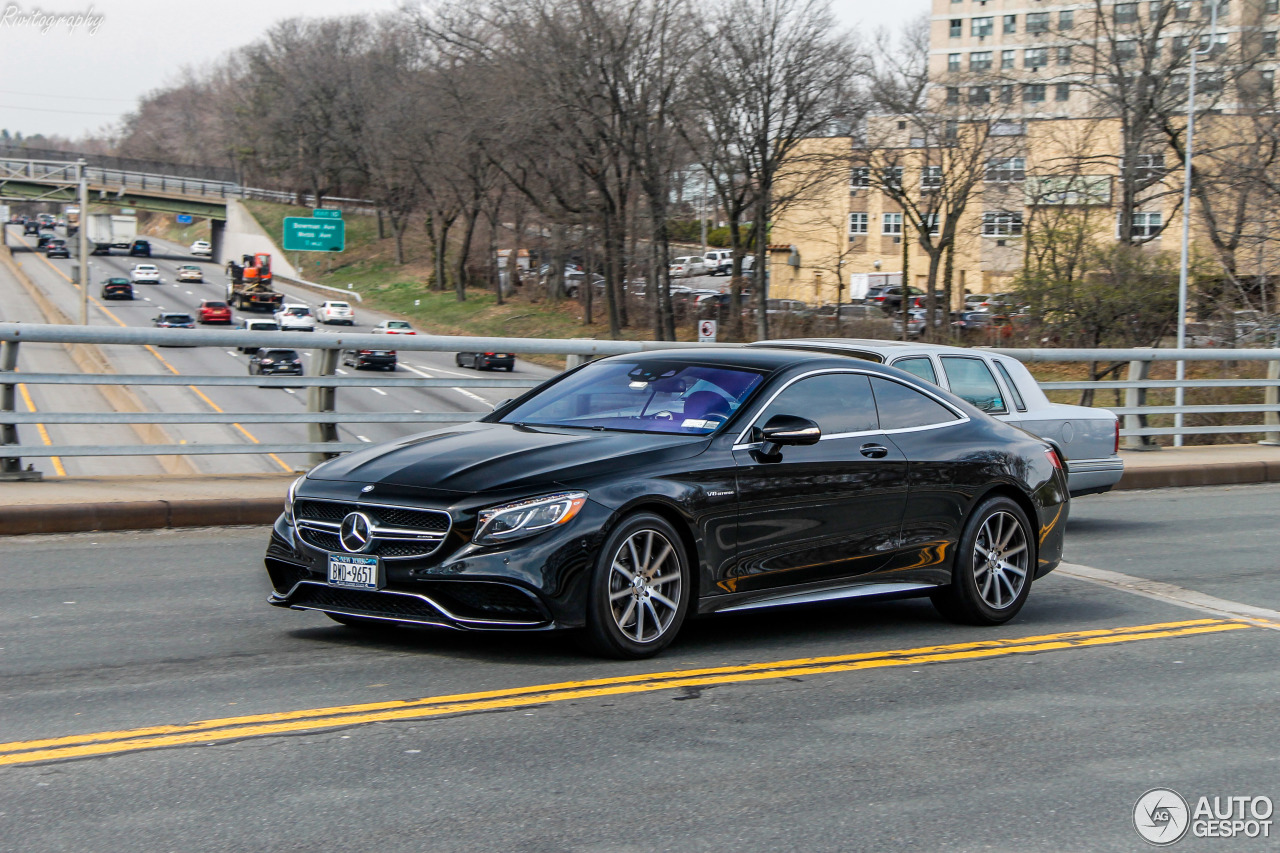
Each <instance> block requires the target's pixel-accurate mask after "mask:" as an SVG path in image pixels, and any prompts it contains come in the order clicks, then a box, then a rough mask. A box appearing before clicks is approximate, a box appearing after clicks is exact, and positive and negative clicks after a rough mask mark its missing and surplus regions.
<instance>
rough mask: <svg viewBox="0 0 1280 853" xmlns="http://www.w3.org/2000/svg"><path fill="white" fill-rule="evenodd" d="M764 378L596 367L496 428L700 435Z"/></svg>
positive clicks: (702, 370) (639, 365)
mask: <svg viewBox="0 0 1280 853" xmlns="http://www.w3.org/2000/svg"><path fill="white" fill-rule="evenodd" d="M763 381H764V376H763V375H762V374H760V373H756V372H754V371H751V370H747V369H745V368H737V367H720V366H711V365H705V364H688V363H684V362H675V361H671V362H655V361H645V362H635V361H604V362H597V363H595V364H590V365H588V366H586V367H584V368H583V369H582V370H580V371H578V372H577V373H576V374H574V375H573V376H571V377H569V378H568V379H565V380H564V381H563V382H558V383H556V384H555V385H553V386H551V387H550V388H548V389H546V390H545V391H543V392H542V393H540V394H538V395H536V396H535V397H533V398H532V399H530V400H527V401H525V402H524V403H523V404H521V405H520V406H518V407H517V408H516V409H514V410H513V411H511V412H509V413H508V414H507V415H506V416H505V417H503V418H502V419H501V420H500V423H506V424H515V423H519V424H526V425H529V426H561V427H576V428H581V429H609V430H627V431H636V432H659V433H667V434H673V435H690V434H692V435H707V434H709V433H711V432H714V431H715V430H716V428H718V427H719V426H720V425H721V424H723V423H724V422H725V421H727V420H728V419H729V418H730V417H731V416H732V415H733V413H734V412H736V411H737V410H738V409H740V408H741V407H742V405H743V404H744V403H745V402H746V401H747V400H748V399H749V398H750V397H751V394H752V392H754V391H755V389H756V388H758V387H759V386H760V384H761V383H762V382H763Z"/></svg>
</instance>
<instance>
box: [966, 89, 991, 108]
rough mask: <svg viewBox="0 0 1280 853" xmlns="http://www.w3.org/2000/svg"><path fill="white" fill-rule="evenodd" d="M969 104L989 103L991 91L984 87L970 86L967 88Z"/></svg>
mask: <svg viewBox="0 0 1280 853" xmlns="http://www.w3.org/2000/svg"><path fill="white" fill-rule="evenodd" d="M969 103H971V104H989V103H991V90H990V89H989V88H987V87H986V86H970V87H969Z"/></svg>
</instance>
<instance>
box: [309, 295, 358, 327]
mask: <svg viewBox="0 0 1280 853" xmlns="http://www.w3.org/2000/svg"><path fill="white" fill-rule="evenodd" d="M316 314H317V315H319V317H320V322H321V323H324V324H325V325H329V324H330V323H333V324H338V323H341V324H342V325H344V326H354V325H355V324H356V312H355V310H354V309H352V307H351V303H349V302H335V301H333V300H329V301H326V302H322V303H320V310H319V311H317V312H316Z"/></svg>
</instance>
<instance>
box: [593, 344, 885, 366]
mask: <svg viewBox="0 0 1280 853" xmlns="http://www.w3.org/2000/svg"><path fill="white" fill-rule="evenodd" d="M610 358H615V359H619V360H623V359H630V360H633V361H636V362H639V363H641V364H643V363H645V362H661V361H670V360H672V359H677V360H680V361H688V362H690V363H697V364H710V365H723V366H724V367H746V368H754V369H756V370H766V371H769V372H772V371H775V370H781V369H782V368H785V367H790V366H792V365H795V364H803V363H807V362H815V363H821V362H826V363H828V364H830V365H838V364H840V363H842V362H843V363H844V364H846V365H847V364H848V362H847V361H846V360H845V356H843V355H838V354H834V355H833V354H832V353H827V352H819V351H815V350H813V349H806V348H801V347H795V348H791V347H786V348H784V347H778V348H772V347H767V346H759V345H752V346H750V347H727V346H725V347H716V346H707V347H696V348H695V347H689V348H681V349H666V350H653V351H650V352H638V353H627V354H625V355H616V356H610ZM865 364H873V362H865Z"/></svg>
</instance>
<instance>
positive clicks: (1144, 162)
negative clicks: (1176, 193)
mask: <svg viewBox="0 0 1280 853" xmlns="http://www.w3.org/2000/svg"><path fill="white" fill-rule="evenodd" d="M1124 168H1125V162H1124V158H1123V157H1121V158H1120V174H1122V175H1123V174H1124ZM1164 175H1165V168H1164V155H1163V154H1139V155H1138V156H1136V157H1134V159H1133V177H1134V179H1135V180H1137V181H1139V182H1142V181H1157V180H1159V179H1160V178H1163V177H1164Z"/></svg>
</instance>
